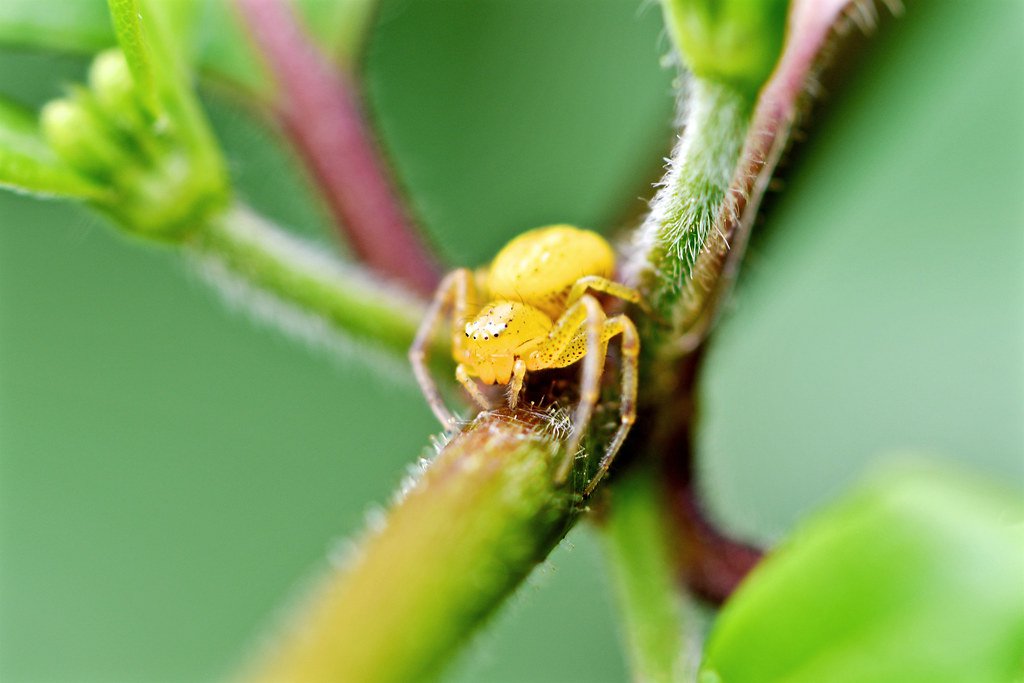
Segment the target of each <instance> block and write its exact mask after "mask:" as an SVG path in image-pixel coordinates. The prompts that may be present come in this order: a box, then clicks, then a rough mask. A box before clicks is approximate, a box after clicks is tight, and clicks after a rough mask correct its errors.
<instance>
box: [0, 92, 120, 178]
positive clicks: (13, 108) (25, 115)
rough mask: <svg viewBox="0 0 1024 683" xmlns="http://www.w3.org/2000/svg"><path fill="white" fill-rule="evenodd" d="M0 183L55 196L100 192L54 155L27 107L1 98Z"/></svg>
mask: <svg viewBox="0 0 1024 683" xmlns="http://www.w3.org/2000/svg"><path fill="white" fill-rule="evenodd" d="M0 187H5V188H8V189H11V190H14V191H21V192H29V193H32V194H37V195H43V196H59V197H78V198H89V197H97V196H99V195H101V194H102V193H103V190H102V189H101V188H99V187H97V186H96V185H94V184H92V183H90V182H89V181H87V180H85V179H84V178H82V177H81V176H79V175H78V174H77V173H75V171H73V170H72V169H71V168H70V167H69V166H67V165H66V164H64V163H63V162H62V161H60V160H59V159H58V158H57V156H56V155H55V154H54V153H53V151H52V150H51V149H50V148H49V146H48V145H47V144H46V142H45V141H44V140H43V138H42V136H41V135H40V133H39V127H38V125H37V124H36V120H35V117H34V116H33V115H32V113H31V112H30V111H28V110H26V109H24V108H22V107H21V106H19V105H17V104H14V103H12V102H10V101H7V100H4V99H2V98H0Z"/></svg>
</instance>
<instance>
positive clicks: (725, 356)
mask: <svg viewBox="0 0 1024 683" xmlns="http://www.w3.org/2000/svg"><path fill="white" fill-rule="evenodd" d="M858 44H860V45H861V48H862V49H858V50H854V51H851V52H849V53H844V55H843V61H842V62H841V63H840V64H839V65H837V69H836V70H835V71H833V72H832V73H833V74H834V75H833V77H832V78H830V79H829V80H828V81H827V83H828V88H827V91H828V92H827V93H826V96H825V99H824V101H822V102H820V103H819V105H818V106H817V107H816V109H815V114H816V115H815V117H814V120H813V123H811V124H810V125H808V126H805V127H804V131H805V133H806V135H805V136H803V141H802V142H801V144H800V146H799V147H798V148H797V149H795V150H794V151H793V153H791V154H790V156H789V158H788V161H787V163H786V166H785V168H784V171H783V178H784V191H783V192H781V193H778V194H776V195H774V196H772V197H771V198H770V199H769V201H768V210H767V212H766V215H765V219H764V221H763V222H762V223H761V224H759V225H758V231H759V234H758V238H757V239H756V240H755V242H754V244H753V245H752V249H751V251H750V253H749V254H748V259H747V266H746V269H745V273H744V279H743V281H742V283H741V287H740V289H739V292H738V296H737V299H736V301H735V302H734V304H733V305H732V306H731V307H730V309H729V311H728V314H727V316H726V319H725V323H724V325H723V327H722V329H721V331H720V333H719V335H718V338H717V340H716V343H715V344H714V346H713V349H712V352H711V354H710V356H709V358H708V361H709V362H708V366H707V370H706V373H705V376H704V381H703V385H702V399H703V400H702V402H701V414H702V429H701V432H700V435H699V440H700V458H701V460H700V466H701V472H702V485H703V487H704V490H705V493H706V494H707V501H708V503H709V505H710V507H711V508H712V511H713V513H714V514H715V515H716V516H717V517H718V518H719V519H720V520H721V521H722V522H723V524H725V525H726V526H727V527H728V528H730V529H732V530H733V531H734V532H735V533H737V534H740V535H743V536H745V537H748V538H753V539H757V540H761V541H770V540H772V539H775V538H778V537H779V536H780V535H782V534H784V533H785V532H786V530H788V529H789V528H791V527H792V525H793V524H794V522H795V521H796V520H798V519H800V518H801V517H803V516H805V515H806V514H807V513H808V512H809V511H811V510H813V509H815V508H816V507H817V506H819V505H820V504H822V503H823V502H825V501H827V500H829V499H831V498H833V497H835V496H836V495H837V494H838V493H839V492H841V491H842V490H844V489H845V488H847V487H848V486H849V485H850V483H852V482H853V481H855V480H856V479H858V478H859V477H860V476H861V474H862V473H863V472H864V471H865V470H866V469H868V468H870V467H871V465H872V463H874V462H877V461H879V460H882V459H885V458H887V457H888V456H890V455H891V454H893V453H896V452H908V451H910V452H917V453H927V454H933V455H934V456H936V457H939V458H943V459H946V460H953V461H957V462H960V463H965V464H966V465H967V466H969V467H971V468H973V469H974V470H976V471H979V472H982V473H984V474H987V475H989V476H991V477H993V478H996V479H1000V480H1003V481H1004V482H1009V483H1010V484H1011V485H1012V486H1013V487H1015V488H1016V489H1017V490H1024V419H1022V418H1024V199H1022V190H1024V4H1021V3H1019V2H1016V1H1015V0H1003V1H1000V0H985V1H983V2H978V3H961V2H956V1H954V0H942V1H936V2H919V3H913V2H912V3H909V6H908V8H907V10H906V12H905V14H904V16H903V17H902V18H900V19H899V20H885V21H883V22H882V27H881V30H880V31H879V32H878V34H877V35H876V36H875V37H874V38H873V39H871V40H870V41H858ZM667 51H668V43H667V40H666V38H665V37H664V32H663V29H662V26H661V21H660V16H659V12H658V8H657V7H656V6H655V5H654V4H652V3H648V2H639V1H638V0H601V1H600V2H598V1H595V0H559V1H558V2H553V3H552V2H541V1H539V0H534V1H530V2H516V3H513V2H511V1H510V0H489V1H487V2H478V1H474V0H458V1H455V0H451V1H449V2H444V3H432V2H429V0H388V1H387V2H385V3H384V5H383V7H382V8H381V12H380V14H379V16H378V18H377V21H376V22H375V25H374V29H373V32H372V35H371V36H370V39H369V41H368V43H367V45H366V48H365V55H364V59H363V62H362V73H363V76H364V84H365V91H366V95H367V98H368V103H369V107H370V109H371V111H372V114H373V116H374V119H375V121H376V122H377V126H378V130H379V132H380V134H381V136H382V139H383V142H384V144H385V146H386V148H387V150H388V153H389V154H390V156H391V157H392V159H393V161H394V164H395V166H396V169H397V173H398V176H399V178H400V180H401V182H402V183H403V184H404V186H405V187H406V189H407V190H408V192H409V194H410V197H411V201H412V204H413V206H414V208H415V210H416V211H417V213H418V214H419V216H420V217H421V218H422V220H423V223H424V225H425V226H426V227H427V229H428V230H429V234H430V236H431V237H432V238H433V240H434V241H435V242H436V244H437V246H438V248H439V250H440V251H441V253H442V254H443V255H444V257H445V258H446V259H448V261H449V262H450V263H452V264H476V263H479V262H482V261H484V260H486V259H487V258H488V256H489V255H491V254H492V253H493V252H494V251H495V250H496V248H497V247H498V246H500V245H501V244H502V243H503V242H504V241H505V240H507V239H508V237H510V236H511V235H513V234H515V233H516V232H518V231H521V230H522V229H525V228H528V227H532V226H535V225H539V224H543V223H548V222H555V221H559V222H561V221H566V222H575V223H579V224H582V225H587V226H591V227H595V228H598V229H601V230H604V231H606V232H608V233H612V232H613V231H614V230H616V229H619V228H622V227H623V224H624V223H625V222H627V221H629V220H631V218H630V217H631V216H635V215H636V214H637V213H638V212H640V211H642V208H643V199H644V198H645V197H646V196H647V195H648V194H649V190H648V189H647V188H648V186H649V183H650V182H651V181H652V180H653V179H655V178H656V177H657V174H658V168H659V164H660V159H661V157H662V156H664V155H665V154H666V153H667V151H668V148H669V146H670V144H671V141H672V130H671V126H670V123H671V119H672V97H671V80H672V75H673V74H672V71H671V70H670V69H667V68H664V67H663V66H661V57H662V56H663V55H664V54H665V53H666V52H667ZM85 66H86V62H85V61H84V60H81V59H77V58H71V57H56V56H53V55H42V54H36V53H30V52H26V51H13V50H5V51H0V92H3V93H6V94H8V95H11V96H13V97H15V98H17V99H20V100H21V101H23V102H25V103H27V104H33V105H38V104H40V103H42V102H43V101H45V100H47V99H49V98H51V97H54V96H56V95H58V94H60V92H61V87H62V84H65V83H68V82H73V81H76V80H80V79H81V78H82V75H83V73H84V70H85ZM207 103H208V105H209V108H210V110H211V115H212V117H213V119H214V123H215V126H216V128H217V131H218V133H219V134H220V136H221V139H222V140H223V141H224V144H225V146H226V148H227V150H228V153H229V156H230V159H231V168H232V172H233V175H234V177H235V179H236V181H237V184H238V187H239V188H240V193H241V194H242V195H243V197H244V198H245V199H247V200H248V201H250V202H251V203H252V204H254V205H255V206H256V207H257V208H258V209H260V210H261V211H263V212H265V213H267V214H268V215H270V216H272V217H274V218H276V219H278V220H280V221H281V222H283V223H285V224H288V225H290V226H293V227H294V228H295V229H296V230H298V231H300V232H302V233H304V234H306V235H308V236H310V237H312V238H314V239H319V240H321V241H323V242H324V243H325V245H330V244H331V243H332V241H333V237H332V236H331V229H330V228H329V226H328V222H327V219H326V217H325V214H324V211H323V208H322V206H321V204H320V203H319V202H318V200H317V199H316V198H315V196H314V194H313V193H312V191H311V190H310V189H309V187H308V184H307V183H306V181H305V179H304V176H303V174H302V173H301V171H300V170H299V169H298V167H297V166H296V164H295V162H294V160H293V159H292V158H291V157H290V156H289V154H288V153H287V151H286V150H285V149H284V148H283V147H281V146H280V145H279V144H278V143H277V142H275V141H274V139H273V137H272V134H271V133H270V132H269V131H268V130H267V129H266V128H265V127H264V126H263V125H262V124H261V123H260V122H259V121H257V120H255V119H254V118H253V117H251V116H250V115H249V114H248V113H247V111H246V110H245V108H244V107H242V106H240V105H239V104H238V103H237V102H236V101H233V100H232V99H231V98H226V97H224V96H223V93H222V92H220V91H218V90H214V91H212V92H211V93H209V96H208V97H207ZM436 430H437V426H436V424H434V421H433V418H432V416H431V415H430V413H429V411H428V410H427V408H426V406H425V404H424V403H423V401H422V399H421V398H420V395H419V393H418V391H417V389H416V388H415V387H414V385H413V382H412V380H411V376H410V374H409V373H408V372H407V370H406V369H405V368H404V367H403V366H402V365H400V364H395V365H394V366H392V367H385V368H382V367H379V366H377V365H374V364H371V363H370V362H369V361H368V360H367V359H366V358H364V357H363V356H361V354H360V353H359V350H358V349H353V350H352V351H351V352H350V353H347V354H345V355H343V356H341V357H337V356H335V355H332V354H330V353H328V352H325V351H323V350H320V349H315V348H311V347H309V346H305V345H303V344H297V343H294V342H293V341H292V340H289V339H287V338H285V337H284V336H283V335H281V334H280V333H278V332H276V331H273V330H272V329H270V328H268V327H267V326H266V325H264V324H263V323H261V322H259V321H253V320H252V318H251V317H250V316H248V315H247V314H246V313H244V312H239V311H234V310H231V309H229V308H228V307H226V306H224V305H223V304H222V302H221V301H220V298H219V296H218V294H217V293H216V292H214V291H213V290H211V289H209V288H208V287H206V286H205V285H204V284H202V283H201V282H200V281H199V278H198V277H196V276H195V275H194V274H193V273H192V272H191V270H190V269H189V267H188V265H187V264H185V263H183V262H182V260H180V259H179V258H178V257H177V256H176V255H174V254H171V253H167V252H165V251H163V250H161V249H157V248H152V247H148V246H146V245H141V244H138V243H134V242H132V241H130V240H127V239H124V238H122V237H121V236H120V235H118V234H115V233H114V232H113V231H112V230H111V229H109V227H108V226H106V225H104V224H103V222H102V220H100V219H99V218H97V217H95V216H94V215H91V214H90V213H88V212H87V211H84V210H82V209H80V208H78V207H75V206H70V205H66V204H59V203H42V202H39V201H36V200H32V199H26V198H23V197H18V196H15V195H12V194H0V680H3V681H5V682H6V681H15V682H28V681H114V680H132V681H193V680H209V679H213V678H216V677H223V676H224V675H225V674H227V673H229V672H230V671H232V669H233V667H234V666H236V664H237V663H238V661H239V660H240V658H241V657H243V656H244V654H245V652H246V651H247V649H248V648H249V647H251V645H252V644H253V643H254V642H256V640H257V639H258V637H259V635H260V633H261V631H262V630H263V628H264V627H265V626H266V625H267V624H268V623H269V619H270V617H271V616H272V615H273V614H274V613H275V611H277V610H279V608H280V607H281V605H282V604H283V603H284V601H285V600H286V598H287V596H289V595H292V594H294V592H295V591H296V590H297V589H298V588H300V587H301V585H302V583H303V581H304V580H305V579H306V578H308V577H309V576H311V575H312V574H313V573H314V572H315V571H316V570H317V569H318V568H320V567H322V566H323V565H324V563H326V562H327V561H328V558H329V557H330V556H331V554H332V553H333V552H334V551H335V550H336V549H337V548H338V547H339V546H340V545H341V544H343V542H344V539H345V537H346V536H348V535H351V534H353V533H355V532H356V531H358V529H359V528H360V527H361V526H362V523H363V519H364V517H365V514H366V513H367V511H368V510H371V509H373V508H374V507H376V506H379V505H381V504H383V503H384V502H386V501H387V499H388V496H389V494H390V491H391V490H393V489H394V488H395V486H396V485H397V483H398V482H399V480H400V479H401V477H402V476H403V473H404V470H405V468H406V466H407V465H408V464H409V463H411V462H413V461H414V460H415V458H416V457H417V456H418V455H420V454H421V452H422V451H423V448H424V444H425V443H426V437H427V435H429V434H431V433H432V432H435V431H436ZM608 590H609V585H608V578H607V574H606V570H605V568H604V567H603V564H602V559H601V549H600V543H599V540H598V539H597V538H596V537H595V535H594V534H593V533H592V532H591V531H590V530H589V529H587V528H580V529H578V530H577V531H575V532H573V533H572V534H571V535H570V536H569V538H568V539H567V540H566V541H565V542H564V543H563V544H562V546H561V547H560V548H559V549H558V550H557V551H556V552H555V553H554V554H553V555H552V557H551V558H550V560H549V561H548V562H546V563H545V564H544V565H543V566H542V567H541V568H540V569H539V570H538V571H537V572H536V573H535V575H534V576H533V577H531V579H530V581H529V582H528V584H527V585H526V586H525V587H524V588H523V589H522V590H521V591H520V592H519V593H518V594H517V595H516V597H515V598H514V599H513V600H512V601H511V604H510V605H508V606H506V608H505V609H504V610H503V611H502V612H501V614H500V615H499V616H498V618H497V619H496V620H495V622H494V623H493V624H492V625H491V626H490V627H489V628H488V629H487V630H486V631H484V632H483V633H482V634H481V635H480V636H478V637H477V638H476V640H475V642H474V644H473V646H472V647H471V648H470V649H469V651H468V652H467V654H465V655H464V656H463V657H462V658H461V659H460V660H459V662H458V663H457V665H456V666H455V667H454V669H453V671H452V672H451V675H450V676H449V679H450V680H454V681H480V680H486V681H527V680H529V681H577V680H580V681H582V680H586V681H622V680H626V679H627V677H628V674H627V672H626V669H625V663H624V660H623V656H622V654H621V652H620V648H619V647H618V634H617V632H616V623H615V613H614V606H613V605H612V603H611V600H610V598H609V597H608V595H607V593H608Z"/></svg>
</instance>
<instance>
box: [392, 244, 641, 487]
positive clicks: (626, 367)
mask: <svg viewBox="0 0 1024 683" xmlns="http://www.w3.org/2000/svg"><path fill="white" fill-rule="evenodd" d="M614 270H615V253H614V252H613V251H612V248H611V246H609V244H608V242H606V241H605V240H604V239H603V238H602V237H601V236H600V235H597V234H596V233H593V232H590V231H587V230H580V229H578V228H574V227H572V226H569V225H552V226H549V227H544V228H537V229H536V230H531V231H529V232H527V233H524V234H522V235H520V236H519V237H516V238H515V239H514V240H512V241H511V242H509V243H508V244H507V245H505V247H504V248H503V249H502V250H501V251H500V252H498V255H497V256H496V257H495V258H494V261H493V262H491V265H490V268H486V269H481V270H479V271H477V272H476V273H475V274H474V273H473V272H472V271H470V270H468V269H466V268H460V269H459V270H455V271H453V272H451V273H449V274H448V275H447V276H446V277H445V278H444V280H442V281H441V284H440V286H439V287H438V288H437V293H436V294H435V296H434V301H433V304H432V305H431V307H430V310H429V311H428V313H427V316H426V318H425V319H424V321H423V324H422V325H421V326H420V329H419V332H418V334H417V335H416V339H415V341H414V342H413V345H412V348H411V349H410V350H409V358H410V360H411V361H412V366H413V370H414V371H415V373H416V379H417V380H419V383H420V386H421V387H422V388H423V393H424V394H425V395H426V398H427V401H428V402H429V403H430V407H431V409H433V411H434V414H435V415H437V417H438V419H439V420H441V423H442V424H444V425H445V427H446V428H449V429H451V428H453V427H454V426H455V423H456V418H455V416H454V415H453V414H452V412H451V411H450V410H448V408H447V407H446V406H445V405H444V402H443V401H442V400H441V395H440V393H439V392H438V390H437V386H436V384H435V383H434V380H433V379H432V378H431V376H430V373H429V371H428V369H427V363H426V361H427V348H428V346H429V345H430V342H431V340H432V339H433V337H434V333H435V330H436V328H437V326H438V323H439V322H440V321H441V320H442V319H443V318H444V316H445V315H446V313H447V312H448V311H449V310H450V311H451V316H452V318H451V320H452V355H453V356H454V357H455V361H456V362H457V363H458V366H457V367H456V369H455V377H456V379H458V380H459V382H460V383H461V384H462V386H464V387H465V388H466V391H468V392H469V394H470V396H472V397H473V399H474V400H475V401H476V402H477V403H479V404H480V405H481V406H483V408H484V409H490V408H491V405H490V403H489V401H488V400H487V398H486V397H485V396H484V394H483V392H482V391H481V390H480V387H478V386H477V384H476V381H475V379H474V378H476V379H479V380H480V381H481V382H483V383H485V384H507V385H510V386H509V392H508V404H509V407H511V408H515V406H516V404H517V402H518V401H519V394H520V392H521V391H522V388H523V379H524V378H525V376H526V373H527V372H528V371H533V370H544V369H547V368H562V367H566V366H568V365H571V364H573V363H575V362H576V361H578V360H580V359H583V365H582V368H581V370H580V402H579V405H578V406H577V408H576V415H575V419H574V424H573V429H572V433H571V435H570V438H569V442H568V444H567V449H566V459H565V461H564V462H563V463H562V464H561V465H560V466H559V468H558V472H557V473H556V477H557V479H558V481H564V480H565V479H566V477H568V476H569V471H570V470H571V468H572V463H573V460H574V458H575V455H576V450H577V449H578V447H579V443H580V439H581V438H582V437H583V435H584V434H585V433H586V429H587V426H588V424H589V422H590V418H591V416H592V414H593V412H594V405H595V403H596V402H597V399H598V394H599V391H600V382H601V375H602V373H603V372H604V360H605V354H606V351H607V349H608V341H609V340H610V339H611V338H612V337H615V336H616V335H622V337H621V345H622V362H621V364H622V372H621V374H622V399H621V403H620V425H619V428H618V431H616V433H615V436H614V437H613V438H612V440H611V442H610V443H609V445H608V449H607V450H606V451H605V453H604V456H603V457H602V458H601V462H600V464H599V465H598V470H597V473H596V475H595V476H594V478H593V479H592V480H591V481H590V483H589V484H588V485H587V487H586V489H585V491H584V493H585V495H589V494H590V492H591V491H593V490H594V487H595V486H597V483H598V482H599V481H600V480H601V478H602V477H603V476H604V475H605V473H606V472H607V471H608V468H609V467H610V466H611V463H612V459H613V458H614V457H615V454H616V452H618V450H619V448H620V447H621V446H622V442H623V441H624V440H625V438H626V434H627V433H628V432H629V428H630V426H631V425H632V424H633V421H634V420H635V419H636V390H637V355H638V354H639V351H640V340H639V337H638V335H637V332H636V327H635V326H634V325H633V322H632V321H631V320H630V319H629V318H627V317H626V316H625V315H617V316H614V317H612V318H608V317H607V316H606V315H605V312H604V310H603V309H602V308H601V305H600V304H599V303H598V301H597V299H595V298H594V297H593V296H592V295H590V294H588V293H587V291H588V290H594V291H598V292H605V293H607V294H610V295H612V296H616V297H618V298H620V299H624V300H626V301H631V302H633V303H638V304H639V303H642V302H641V300H640V294H639V293H638V292H637V291H636V290H634V289H631V288H629V287H626V286H625V285H622V284H619V283H617V282H613V281H612V280H610V279H609V278H610V277H611V276H612V274H613V272H614Z"/></svg>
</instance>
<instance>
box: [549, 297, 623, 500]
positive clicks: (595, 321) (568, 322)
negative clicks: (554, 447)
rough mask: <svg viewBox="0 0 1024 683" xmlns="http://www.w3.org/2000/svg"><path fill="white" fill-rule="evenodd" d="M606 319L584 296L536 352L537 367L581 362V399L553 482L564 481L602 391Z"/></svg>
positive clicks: (597, 305) (594, 300)
mask: <svg viewBox="0 0 1024 683" xmlns="http://www.w3.org/2000/svg"><path fill="white" fill-rule="evenodd" d="M605 319H606V316H605V313H604V311H603V310H602V309H601V305H600V304H599V303H597V299H595V298H594V297H592V296H589V295H583V296H582V297H581V298H580V299H579V300H578V301H576V303H574V304H573V305H572V306H570V307H569V310H567V311H566V312H565V313H563V314H562V317H561V318H559V319H558V322H556V323H555V326H554V327H553V328H551V331H550V332H549V333H548V341H547V343H545V344H544V346H543V347H542V348H541V349H539V350H538V354H537V358H538V361H539V367H542V368H563V367H565V366H567V365H572V364H573V363H575V362H576V361H578V360H580V359H581V358H582V359H583V367H582V368H581V369H580V400H579V403H578V404H577V406H576V415H575V417H574V419H573V427H572V433H571V434H570V435H569V441H568V442H567V443H566V452H565V458H564V460H563V461H562V463H561V464H560V465H559V466H558V469H557V470H556V472H555V481H557V482H563V481H565V480H566V479H567V478H568V477H569V472H570V471H572V463H573V461H574V460H575V458H576V451H577V450H578V449H579V446H580V441H582V439H583V435H584V434H586V433H587V427H588V426H589V425H590V418H591V417H592V416H593V414H594V406H595V405H596V404H597V399H598V397H599V396H600V391H601V373H602V371H603V369H604V356H605V344H604V343H603V342H602V341H601V332H602V328H603V325H604V322H605Z"/></svg>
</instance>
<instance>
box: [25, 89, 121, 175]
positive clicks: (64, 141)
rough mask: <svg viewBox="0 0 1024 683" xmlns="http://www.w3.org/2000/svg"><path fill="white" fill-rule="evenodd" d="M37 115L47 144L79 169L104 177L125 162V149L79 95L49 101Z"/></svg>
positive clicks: (82, 171)
mask: <svg viewBox="0 0 1024 683" xmlns="http://www.w3.org/2000/svg"><path fill="white" fill-rule="evenodd" d="M40 119H41V125H42V129H43V135H44V136H45V137H46V140H47V142H49V143H50V147H52V148H53V150H54V151H55V152H57V154H58V155H59V156H60V157H62V158H63V159H64V160H65V161H67V162H68V164H70V165H71V166H72V167H74V168H75V169H76V170H78V171H80V172H81V173H83V174H85V175H87V176H92V177H94V178H99V179H104V180H105V179H108V178H109V177H110V176H111V175H112V173H113V172H114V171H115V169H117V168H119V167H120V166H122V165H123V164H124V163H125V162H126V155H125V153H124V151H123V150H122V149H121V148H120V147H119V145H118V144H117V142H116V141H115V140H113V139H111V138H110V136H109V133H108V131H107V130H106V126H105V125H104V123H103V121H101V120H99V119H97V117H96V116H95V113H94V112H93V111H92V110H91V109H90V107H88V106H86V104H85V103H83V102H82V101H81V98H76V97H72V98H67V99H60V100H54V101H53V102H50V103H48V104H47V105H46V106H45V107H43V111H42V114H41V115H40Z"/></svg>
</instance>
